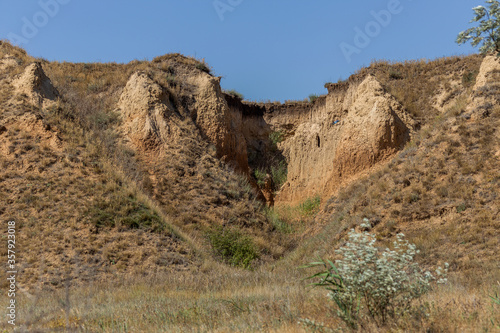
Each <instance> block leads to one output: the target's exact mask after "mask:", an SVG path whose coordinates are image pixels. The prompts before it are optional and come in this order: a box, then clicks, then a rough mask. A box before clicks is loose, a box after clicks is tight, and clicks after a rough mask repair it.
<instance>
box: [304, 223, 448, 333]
mask: <svg viewBox="0 0 500 333" xmlns="http://www.w3.org/2000/svg"><path fill="white" fill-rule="evenodd" d="M336 252H337V253H338V254H339V255H340V257H341V259H339V260H336V261H335V264H334V263H332V262H331V261H320V262H314V263H310V264H309V265H307V266H306V267H315V266H323V267H324V268H325V270H323V271H321V272H319V273H317V274H315V275H313V276H311V277H309V278H320V281H319V282H316V283H313V285H316V286H322V287H326V289H327V290H329V293H328V297H329V298H330V299H331V300H333V301H334V303H335V304H336V306H337V308H338V309H337V314H338V315H339V317H340V318H341V319H342V320H344V321H345V322H346V323H347V324H348V325H349V326H350V327H351V328H357V326H358V324H359V322H360V320H361V319H364V317H369V318H371V319H373V320H374V321H375V322H376V324H377V325H379V326H381V325H383V324H385V323H386V322H387V320H388V319H389V318H394V317H396V316H400V315H403V314H405V313H407V312H408V311H409V310H410V309H411V305H412V302H413V301H414V300H415V299H417V298H419V297H420V296H422V295H423V294H425V293H426V292H427V291H429V289H430V287H431V283H432V282H436V283H445V282H446V273H447V270H448V264H445V268H444V269H442V268H438V269H437V270H436V272H435V274H432V273H430V272H428V271H424V270H422V269H421V268H420V267H419V265H418V263H416V262H414V258H415V255H416V254H417V253H418V250H417V249H416V247H415V245H413V244H410V243H409V242H408V241H407V240H405V239H404V235H403V234H399V235H397V239H396V241H394V244H393V249H388V248H386V249H383V250H381V249H379V248H377V247H376V246H375V236H374V235H373V234H370V233H369V232H367V231H364V232H361V233H359V232H355V231H354V230H351V231H350V232H349V241H348V242H347V243H346V244H345V246H343V247H342V248H340V249H339V250H337V251H336Z"/></svg>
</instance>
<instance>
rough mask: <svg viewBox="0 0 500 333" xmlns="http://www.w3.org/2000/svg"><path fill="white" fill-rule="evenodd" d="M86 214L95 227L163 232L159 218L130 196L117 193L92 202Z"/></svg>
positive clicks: (163, 226) (162, 225) (162, 224)
mask: <svg viewBox="0 0 500 333" xmlns="http://www.w3.org/2000/svg"><path fill="white" fill-rule="evenodd" d="M87 214H88V216H89V218H90V221H91V223H92V224H94V225H96V226H107V227H115V226H124V227H127V228H129V229H139V228H145V229H152V230H154V231H161V230H164V228H165V225H164V223H163V222H162V220H161V218H160V216H159V215H158V214H157V213H156V212H155V211H153V210H152V209H150V208H149V207H147V206H146V205H145V204H143V203H141V202H138V201H137V198H136V197H135V196H134V195H132V194H129V195H126V194H125V193H122V192H117V193H114V194H113V195H111V196H110V197H109V198H100V199H96V200H94V202H93V204H92V206H91V207H90V208H89V209H88V211H87Z"/></svg>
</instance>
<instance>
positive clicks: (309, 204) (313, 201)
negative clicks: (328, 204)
mask: <svg viewBox="0 0 500 333" xmlns="http://www.w3.org/2000/svg"><path fill="white" fill-rule="evenodd" d="M320 204H321V198H320V196H319V195H318V196H315V197H314V198H307V199H306V201H304V202H303V203H302V204H301V205H300V210H301V211H302V214H304V215H312V214H314V213H316V212H317V211H318V208H319V206H320Z"/></svg>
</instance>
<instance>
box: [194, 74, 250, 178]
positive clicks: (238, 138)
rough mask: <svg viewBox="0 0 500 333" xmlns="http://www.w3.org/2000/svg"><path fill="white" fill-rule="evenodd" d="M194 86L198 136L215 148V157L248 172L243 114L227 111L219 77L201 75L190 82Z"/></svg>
mask: <svg viewBox="0 0 500 333" xmlns="http://www.w3.org/2000/svg"><path fill="white" fill-rule="evenodd" d="M192 82H193V83H194V85H195V86H196V87H197V92H196V97H195V98H196V104H195V110H196V115H195V117H194V120H195V122H196V125H197V126H198V128H199V129H200V132H201V134H202V135H203V136H204V137H206V138H208V140H209V141H210V142H211V143H213V144H214V145H215V147H216V149H217V156H218V157H219V158H220V159H221V160H222V161H224V162H226V163H228V164H229V165H231V166H233V167H234V168H236V169H237V170H239V171H240V172H244V173H247V172H248V158H247V147H246V141H245V138H244V137H243V134H242V126H243V124H242V115H241V112H238V111H237V110H232V111H233V112H231V110H230V109H229V106H228V104H227V101H226V99H225V98H224V96H223V94H222V91H221V87H220V78H218V77H213V76H210V75H208V74H206V73H201V74H200V75H198V76H197V77H195V78H193V79H192Z"/></svg>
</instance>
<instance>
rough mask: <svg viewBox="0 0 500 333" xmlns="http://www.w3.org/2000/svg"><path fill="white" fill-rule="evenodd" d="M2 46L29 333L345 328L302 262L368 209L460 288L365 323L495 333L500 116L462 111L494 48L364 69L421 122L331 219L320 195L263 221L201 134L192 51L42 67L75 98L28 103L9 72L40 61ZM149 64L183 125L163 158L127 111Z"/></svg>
mask: <svg viewBox="0 0 500 333" xmlns="http://www.w3.org/2000/svg"><path fill="white" fill-rule="evenodd" d="M6 54H10V55H13V56H14V57H15V58H16V59H18V63H19V64H20V66H18V67H14V68H11V69H9V70H8V71H4V72H2V76H1V77H0V107H1V108H2V113H0V123H3V122H4V121H5V120H6V119H10V118H9V117H14V118H13V119H17V120H16V121H14V122H12V123H10V124H9V125H8V126H7V132H5V133H1V134H0V136H1V141H0V152H1V154H0V166H1V170H0V215H1V216H2V219H14V220H16V221H19V223H18V225H19V248H20V249H21V253H20V257H19V260H20V262H22V263H23V266H22V267H21V271H22V274H20V275H19V279H20V286H21V287H25V288H26V289H23V292H21V293H20V294H19V295H18V300H19V304H22V305H21V307H20V308H19V323H20V324H21V325H22V326H23V327H24V328H25V329H26V330H31V331H34V330H39V331H47V332H52V331H58V330H60V331H62V330H64V329H65V328H68V329H69V328H71V329H73V330H75V331H84V332H122V331H123V332H144V331H148V332H261V331H265V332H304V331H307V330H306V328H305V327H304V326H303V325H301V324H299V323H298V321H299V319H301V318H309V319H313V320H315V321H317V322H323V323H324V324H325V325H326V326H328V327H332V328H340V330H343V329H344V328H343V326H341V325H342V323H341V322H340V321H339V320H338V319H337V318H336V317H335V316H334V315H333V314H332V307H333V304H331V303H330V302H329V301H328V300H327V299H326V297H325V292H324V291H323V290H319V289H310V288H308V287H307V285H306V282H304V281H302V278H304V277H305V276H308V275H310V274H309V273H310V272H307V271H304V270H302V269H298V268H297V267H298V266H301V265H303V264H305V263H307V262H310V261H312V260H314V259H316V258H317V257H318V256H319V257H322V258H325V257H334V254H335V253H334V250H335V249H336V248H338V247H339V246H340V245H341V244H342V243H343V242H344V236H345V234H346V231H347V230H348V229H350V228H351V227H356V226H357V225H358V224H359V223H360V222H361V220H362V219H363V218H368V219H369V220H370V221H371V222H372V224H373V225H374V226H375V231H376V232H377V234H378V240H379V241H381V242H382V244H389V243H390V242H391V240H392V239H393V237H394V235H395V234H397V233H398V232H404V233H405V234H406V235H407V238H408V239H409V240H410V241H412V242H414V243H416V244H417V246H418V248H419V249H420V250H421V251H422V252H421V254H420V256H419V257H418V260H419V262H421V263H422V264H423V265H424V266H426V267H433V266H435V265H438V264H442V263H443V262H449V263H450V269H451V271H452V272H451V279H450V284H449V285H448V286H446V287H445V288H442V289H435V290H433V291H432V292H431V293H430V294H428V295H427V296H426V297H425V298H424V299H422V303H421V304H418V307H416V308H415V311H414V312H412V313H411V314H409V315H408V316H407V317H405V318H401V319H400V320H399V321H396V322H394V323H391V324H390V326H388V327H384V328H376V327H375V326H370V325H371V324H369V325H368V327H367V328H365V331H366V330H368V331H370V330H371V331H373V332H378V331H391V332H401V331H415V332H454V331H465V332H468V331H470V332H476V331H484V332H493V331H494V330H495V329H497V328H498V326H499V325H500V318H499V310H498V306H497V307H495V306H494V305H493V304H492V303H491V301H490V299H489V296H491V295H494V293H495V292H496V291H497V288H498V287H497V285H498V276H500V271H499V267H498V262H500V257H499V254H498V251H497V249H498V248H499V247H500V246H499V245H500V244H499V242H498V233H499V219H498V213H499V198H498V196H497V195H496V193H497V192H498V188H499V184H498V182H499V181H500V176H499V174H498V170H500V166H499V161H498V156H497V155H495V154H496V152H497V151H498V147H499V146H500V145H499V142H498V137H499V136H498V128H500V126H499V125H500V124H499V119H500V115H499V110H500V108H498V107H494V106H492V107H491V110H488V114H489V116H488V117H487V118H483V119H477V120H473V121H472V120H471V121H468V120H466V119H465V118H464V117H462V115H463V113H464V109H465V107H466V105H467V101H468V99H467V98H468V96H469V93H470V87H471V86H472V85H473V81H474V78H475V73H476V72H477V69H478V67H479V64H480V61H481V57H479V56H470V57H453V58H444V59H438V60H436V61H415V62H405V63H389V62H377V63H374V64H372V65H371V66H370V67H369V68H366V69H362V70H360V71H359V73H358V74H357V75H366V74H367V73H372V74H374V75H376V76H377V77H378V79H379V80H380V81H381V82H382V83H383V84H384V86H385V87H386V88H387V89H388V90H389V91H390V92H391V93H392V94H393V95H395V96H396V97H397V98H398V99H399V100H400V101H401V102H402V104H403V105H404V106H405V107H406V108H407V109H408V110H409V111H410V112H411V113H412V114H413V115H414V116H416V117H419V118H421V122H422V124H423V128H422V129H421V130H420V131H419V132H418V134H417V135H416V136H415V137H414V139H413V141H412V142H411V143H410V144H409V145H408V146H407V147H406V149H404V150H403V151H402V152H401V153H400V154H398V155H397V156H396V157H394V158H393V159H392V160H390V161H388V162H387V163H386V164H385V165H383V166H381V167H380V168H379V170H378V171H376V173H374V174H372V175H371V176H368V177H366V178H364V179H361V180H359V181H356V182H354V183H353V184H351V185H350V186H349V187H348V188H345V189H343V190H342V191H341V192H339V193H338V194H337V195H336V196H335V197H333V198H331V199H330V200H329V201H328V202H326V203H322V207H321V211H320V213H318V212H317V211H318V207H317V204H316V201H315V200H313V199H312V198H311V200H310V201H309V202H308V203H307V204H305V205H302V206H300V207H298V208H290V207H288V208H287V207H281V208H280V209H277V210H276V211H274V212H272V211H271V212H268V213H267V215H266V212H265V211H264V210H263V209H262V205H261V204H260V202H259V201H258V200H257V199H256V196H255V193H253V190H252V188H251V186H250V185H249V184H248V181H246V179H244V178H242V177H241V176H239V175H237V174H235V173H234V172H233V171H232V170H231V169H229V168H228V167H227V166H225V165H224V164H223V163H222V162H221V161H219V160H218V159H217V158H216V153H215V148H214V147H213V146H211V145H210V144H208V143H206V142H205V141H204V140H203V139H202V138H200V137H199V136H198V135H195V134H193V133H196V127H195V124H193V122H192V121H191V112H192V107H193V103H194V101H193V98H192V95H193V91H194V89H195V87H193V86H191V85H190V84H188V83H187V82H188V81H187V80H186V78H187V77H188V76H190V75H195V74H196V73H199V72H200V71H209V68H208V67H207V66H206V64H204V62H200V61H198V60H196V59H193V58H187V57H183V56H181V55H166V56H162V57H158V58H155V59H154V60H153V61H152V62H141V61H134V62H131V63H129V64H114V63H110V64H98V63H96V64H70V63H56V62H46V61H43V68H44V69H45V71H46V73H47V75H48V76H49V77H50V78H51V80H52V82H53V83H54V85H55V86H56V87H57V89H58V90H59V91H60V92H61V95H62V96H63V97H62V99H61V100H60V101H59V102H58V104H57V106H56V107H53V108H51V109H48V110H38V109H36V108H32V107H27V106H22V105H23V104H22V101H23V98H22V97H21V98H20V99H19V101H17V102H16V103H17V104H15V103H14V102H13V101H12V100H11V94H12V91H11V89H10V88H9V86H8V85H7V84H6V82H5V81H4V79H5V78H7V77H11V76H13V75H16V74H18V73H20V72H21V71H22V69H23V68H24V67H25V65H27V64H29V62H31V61H33V60H34V59H33V58H31V57H29V56H28V55H27V54H26V53H25V52H24V51H23V50H21V49H18V48H15V47H12V46H11V45H9V44H8V43H5V42H2V43H1V44H0V58H1V57H3V56H4V55H6ZM139 70H140V71H144V72H146V73H148V74H149V76H150V77H151V78H153V79H154V81H155V82H157V83H158V84H160V85H161V86H162V87H163V88H164V89H166V90H168V91H169V92H170V94H171V95H172V96H173V97H172V100H171V103H172V105H174V107H175V110H176V112H178V114H179V117H180V118H181V119H182V124H181V125H180V126H181V128H182V131H183V132H184V133H185V136H184V137H183V139H182V140H181V141H180V142H179V143H178V144H177V145H172V146H170V147H169V148H168V149H169V150H168V155H167V156H168V158H167V157H163V158H158V159H154V158H149V159H148V158H146V157H147V156H146V157H145V156H144V155H141V154H140V152H139V153H138V152H137V151H135V150H133V149H131V148H130V146H128V145H127V144H126V143H124V142H123V140H122V139H121V138H120V134H119V128H120V125H121V120H120V117H119V116H118V114H117V113H116V111H115V106H116V103H117V101H118V99H119V97H120V94H121V91H122V89H123V87H124V86H125V84H126V82H127V80H128V78H129V76H130V75H131V74H132V73H134V72H135V71H139ZM449 82H452V83H449ZM496 93H497V90H496V88H495V87H491V89H488V90H485V91H483V92H482V94H485V95H486V94H490V95H491V94H496ZM437 96H441V97H440V98H438V97H437ZM18 102H19V103H18ZM20 103H21V104H20ZM299 104H300V103H299ZM20 105H21V106H20ZM440 108H444V109H446V111H445V112H440V111H439V109H440ZM28 114H38V115H39V116H41V117H42V118H43V121H44V122H45V123H47V124H49V125H50V127H51V128H53V129H54V131H57V133H58V135H59V136H60V138H61V145H60V147H57V146H54V145H53V144H52V143H51V142H50V140H48V139H47V138H46V137H45V135H46V134H47V133H46V132H40V133H38V132H35V131H30V130H29V129H28V128H26V126H25V124H23V123H22V122H21V121H19V119H20V118H19V117H21V116H23V115H28ZM317 213H318V214H317ZM316 214H317V215H316ZM214 226H217V227H219V226H220V227H223V228H230V229H231V230H238V231H240V232H242V233H244V234H246V235H249V237H251V239H252V242H253V243H254V244H255V246H256V247H257V248H258V250H259V254H260V260H257V261H256V262H254V265H253V266H252V269H253V270H243V269H238V268H234V267H229V266H227V265H224V264H222V263H221V262H220V258H218V257H217V256H214V255H213V252H212V250H211V248H210V245H209V241H208V240H207V237H206V234H207V232H210V231H211V230H213V228H214ZM1 251H4V252H5V249H3V250H1ZM1 251H0V256H2V257H3V256H4V255H5V253H4V252H1ZM3 274H4V273H2V275H0V279H1V280H2V281H5V279H4V278H2V276H3ZM2 286H4V285H2ZM66 286H68V287H67V288H66ZM68 300H69V303H68ZM5 301H6V297H5V295H1V296H0V303H2V304H5V303H4V302H5ZM2 325H3V323H2ZM1 328H2V329H7V327H6V326H1Z"/></svg>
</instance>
